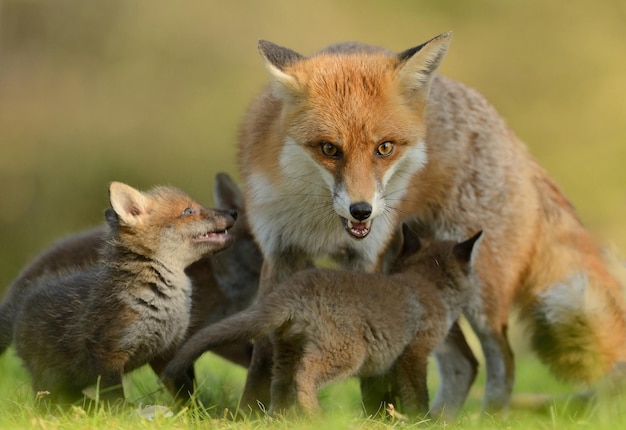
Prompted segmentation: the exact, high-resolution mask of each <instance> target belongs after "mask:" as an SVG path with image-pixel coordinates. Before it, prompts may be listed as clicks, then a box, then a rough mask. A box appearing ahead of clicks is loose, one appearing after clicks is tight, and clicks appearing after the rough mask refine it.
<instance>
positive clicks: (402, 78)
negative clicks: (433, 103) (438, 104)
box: [397, 32, 452, 102]
mask: <svg viewBox="0 0 626 430" xmlns="http://www.w3.org/2000/svg"><path fill="white" fill-rule="evenodd" d="M451 39H452V32H448V33H443V34H440V35H439V36H437V37H435V38H433V39H431V40H429V41H428V42H426V43H423V44H422V45H419V46H416V47H415V48H411V49H407V50H406V51H404V52H401V53H400V54H398V60H399V64H398V69H399V71H398V77H397V80H398V83H399V85H400V87H401V90H402V92H403V94H404V95H405V97H407V98H408V99H409V100H411V101H421V102H423V101H425V100H426V99H427V98H428V92H429V90H430V84H431V82H432V80H433V77H434V75H435V72H436V71H437V69H438V68H439V66H440V65H441V62H442V61H443V57H444V56H445V54H446V52H447V50H448V46H450V40H451Z"/></svg>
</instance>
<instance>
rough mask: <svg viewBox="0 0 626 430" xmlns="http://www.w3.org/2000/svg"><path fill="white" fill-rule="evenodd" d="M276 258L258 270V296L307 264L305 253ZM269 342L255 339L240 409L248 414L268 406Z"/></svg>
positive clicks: (286, 252) (293, 252)
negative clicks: (259, 272) (262, 406)
mask: <svg viewBox="0 0 626 430" xmlns="http://www.w3.org/2000/svg"><path fill="white" fill-rule="evenodd" d="M280 251H281V253H280V254H279V255H276V256H267V257H266V259H265V261H264V262H263V267H262V268H261V278H260V281H259V293H258V295H259V297H262V296H263V295H264V294H268V293H269V292H270V291H272V289H273V288H274V287H275V286H276V285H278V284H279V283H281V282H282V281H284V280H286V279H287V278H289V277H290V276H291V275H293V274H294V273H296V272H297V271H299V270H302V269H304V268H306V267H307V266H308V265H309V264H310V262H309V260H308V258H307V256H306V254H304V253H302V252H298V251H296V250H280ZM272 353H273V348H272V343H271V341H270V339H269V338H268V337H260V338H258V339H255V341H254V347H253V350H252V357H251V359H250V367H249V368H248V375H247V378H246V384H245V386H244V391H243V395H242V397H241V405H242V407H244V408H245V407H247V408H249V410H250V411H251V412H259V409H260V408H259V404H262V405H264V407H265V406H266V405H269V404H270V391H271V377H272Z"/></svg>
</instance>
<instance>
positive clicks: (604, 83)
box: [0, 0, 626, 290]
mask: <svg viewBox="0 0 626 430" xmlns="http://www.w3.org/2000/svg"><path fill="white" fill-rule="evenodd" d="M448 30H453V31H454V37H453V42H452V45H451V50H450V51H449V53H448V56H447V57H446V60H445V62H444V65H443V67H442V73H444V74H447V75H448V76H451V77H453V78H456V79H458V80H461V81H463V82H465V83H467V84H469V85H470V86H473V87H475V88H477V89H478V90H479V91H481V92H482V93H483V94H485V95H486V96H487V98H488V99H489V100H490V101H491V102H492V103H493V104H494V105H495V106H496V107H497V108H498V110H499V111H500V112H501V114H502V115H503V116H504V117H505V118H506V120H507V121H508V123H509V124H510V125H511V127H512V128H513V129H514V130H515V131H516V132H517V134H518V135H519V136H520V137H521V138H522V139H523V140H524V141H525V142H526V143H527V144H528V145H529V147H530V150H531V152H532V153H533V154H534V155H535V156H536V157H537V158H538V159H539V160H540V162H541V164H543V165H544V166H545V167H546V168H547V170H548V171H549V172H550V173H551V174H552V176H553V177H554V179H555V180H556V181H557V182H558V183H559V184H560V185H561V186H562V187H563V188H564V189H565V191H566V193H567V194H568V196H569V197H570V199H571V200H572V202H573V203H574V205H575V206H576V207H577V209H578V211H579V213H580V215H581V217H582V219H583V220H584V221H585V222H586V223H587V224H588V225H589V226H591V228H593V230H595V231H596V233H597V234H598V235H600V236H601V237H603V238H604V239H605V240H607V241H608V242H610V243H613V244H615V245H616V246H617V248H618V249H620V250H622V251H626V222H625V221H624V219H625V218H626V217H625V215H626V169H625V168H624V162H625V161H626V144H625V143H626V3H625V2H624V1H623V0H597V1H593V2H590V1H588V0H570V1H565V0H552V1H539V0H530V1H521V0H506V1H503V0H498V1H496V0H493V1H471V2H470V1H447V0H428V1H417V0H401V1H384V2H383V1H373V0H343V1H329V0H316V1H311V2H297V1H289V0H281V1H232V2H228V1H213V0H205V1H200V0H198V1H187V0H185V1H181V0H178V1H170V2H165V1H155V0H143V1H142V0H106V1H104V0H103V1H95V0H54V1H51V0H0V183H1V185H2V188H1V191H0V290H2V289H3V288H4V287H5V286H7V285H8V284H9V283H10V281H11V280H12V279H13V278H14V277H15V276H16V275H17V274H18V271H19V270H20V268H21V267H23V265H24V264H26V263H27V262H28V261H29V259H30V258H32V257H33V256H34V255H35V254H36V253H37V252H38V251H40V250H41V249H42V248H43V247H45V246H46V245H48V244H49V243H51V242H52V241H53V240H54V239H55V238H58V237H60V236H63V235H66V234H69V233H71V232H74V231H77V230H80V229H82V228H85V227H88V226H91V225H93V224H97V223H100V222H101V221H102V220H103V210H104V209H105V208H106V207H107V205H108V200H107V196H108V194H107V184H108V182H110V181H112V180H118V181H124V182H127V183H129V184H131V185H133V186H135V187H138V188H141V189H145V188H148V187H151V186H152V185H155V184H170V185H175V186H178V187H180V188H182V189H184V190H186V191H187V192H188V193H189V194H191V195H192V196H193V197H195V198H196V199H198V200H200V201H201V202H202V203H205V204H207V205H211V204H212V197H211V189H212V183H213V177H214V174H215V173H216V172H218V171H226V172H228V173H231V174H232V175H234V176H235V177H236V178H237V179H238V178H239V176H238V172H237V166H236V165H235V162H234V159H235V154H236V143H235V141H236V133H237V128H238V125H239V122H240V119H241V116H242V114H243V112H244V110H245V109H246V106H247V104H248V102H249V101H250V100H251V98H252V97H253V96H254V95H255V94H256V93H257V92H258V91H259V90H260V88H261V87H262V85H263V84H264V83H265V82H267V75H266V72H265V70H264V68H263V65H262V62H261V59H260V57H259V55H258V53H257V50H256V44H257V40H258V39H268V40H271V41H273V42H276V43H278V44H282V45H285V46H289V47H291V48H293V49H295V50H297V51H299V52H301V53H303V54H310V53H312V52H314V51H316V50H318V49H320V48H322V47H324V46H325V45H327V44H330V43H333V42H337V41H345V40H359V41H363V42H368V43H371V44H376V45H381V46H384V47H387V48H389V49H392V50H396V51H401V50H404V49H406V48H409V47H412V46H415V45H418V44H420V43H422V42H424V41H426V40H427V39H429V38H431V37H433V36H435V35H437V34H439V33H442V32H445V31H448Z"/></svg>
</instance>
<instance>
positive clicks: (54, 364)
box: [13, 182, 236, 403]
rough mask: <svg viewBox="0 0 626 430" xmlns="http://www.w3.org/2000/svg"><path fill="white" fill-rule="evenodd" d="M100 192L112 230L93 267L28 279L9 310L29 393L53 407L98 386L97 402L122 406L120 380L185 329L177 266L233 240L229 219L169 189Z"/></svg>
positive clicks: (184, 287)
mask: <svg viewBox="0 0 626 430" xmlns="http://www.w3.org/2000/svg"><path fill="white" fill-rule="evenodd" d="M109 192H110V201H111V208H109V209H108V210H107V212H106V219H107V221H108V223H109V226H110V228H111V232H110V233H109V234H108V236H107V238H106V243H105V245H104V246H103V248H102V251H101V256H100V259H99V260H98V263H97V264H96V265H94V266H93V267H91V268H87V269H85V270H77V271H68V273H66V274H65V275H63V276H58V277H57V276H53V277H50V278H49V277H46V276H44V277H41V278H39V279H37V281H35V283H34V284H33V285H32V286H30V287H29V288H30V291H29V293H28V295H27V296H26V297H25V298H24V299H23V300H22V301H21V303H19V304H18V306H17V309H16V310H15V315H14V329H13V340H14V343H15V349H16V352H17V355H18V356H19V357H20V358H21V359H22V360H23V362H24V364H25V366H26V368H27V369H28V371H29V372H30V374H31V377H32V386H33V389H34V390H35V391H36V392H40V391H41V392H46V391H48V392H50V396H49V400H52V401H55V402H59V403H66V402H72V401H75V400H77V399H80V398H81V397H82V390H83V389H84V388H86V387H87V386H89V385H92V384H96V383H97V382H98V380H99V384H100V387H101V388H103V389H104V390H103V391H102V392H101V396H100V397H101V398H103V399H110V400H113V399H119V398H123V397H124V393H123V389H122V385H121V383H122V375H123V374H124V373H126V372H129V371H131V370H133V369H135V368H137V367H139V366H142V365H143V364H146V363H147V362H149V361H150V360H152V359H153V358H154V357H157V356H160V355H162V354H163V353H165V352H166V351H168V350H171V349H173V348H176V346H177V345H178V344H179V343H180V342H181V340H182V339H183V337H184V335H185V332H186V331H187V327H188V325H189V318H190V306H191V281H190V279H189V278H188V276H187V274H186V273H185V268H186V267H187V266H189V265H190V264H191V263H193V262H194V261H197V260H199V259H200V258H202V257H203V256H205V255H207V254H210V253H214V252H217V251H220V250H222V249H224V248H226V247H227V246H229V245H230V243H231V242H232V237H231V235H230V234H229V233H228V229H229V228H230V227H232V226H233V224H234V222H235V216H236V213H235V212H234V211H224V210H217V209H206V208H204V207H202V206H200V205H199V204H198V203H196V202H194V201H193V200H192V199H191V198H189V197H188V196H187V195H185V194H184V193H183V192H181V191H179V190H177V189H174V188H165V187H158V188H155V189H153V190H151V191H149V192H146V193H142V192H140V191H137V190H135V189H134V188H132V187H130V186H128V185H125V184H122V183H119V182H113V183H112V184H111V185H110V188H109Z"/></svg>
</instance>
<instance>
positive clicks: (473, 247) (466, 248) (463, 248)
mask: <svg viewBox="0 0 626 430" xmlns="http://www.w3.org/2000/svg"><path fill="white" fill-rule="evenodd" d="M482 236H483V232H482V230H481V231H479V232H478V233H476V234H475V235H474V236H472V237H470V238H469V239H467V240H466V241H464V242H461V243H457V244H456V245H454V248H452V253H453V254H454V257H455V258H456V260H457V261H458V262H459V263H460V264H461V265H462V266H465V267H467V268H468V269H469V267H471V265H473V264H474V259H475V258H476V253H477V248H478V245H477V243H478V240H479V239H480V238H481V237H482Z"/></svg>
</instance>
